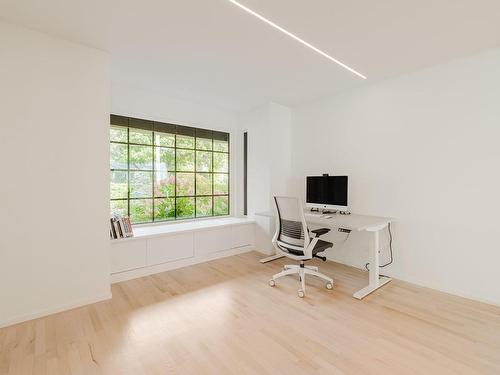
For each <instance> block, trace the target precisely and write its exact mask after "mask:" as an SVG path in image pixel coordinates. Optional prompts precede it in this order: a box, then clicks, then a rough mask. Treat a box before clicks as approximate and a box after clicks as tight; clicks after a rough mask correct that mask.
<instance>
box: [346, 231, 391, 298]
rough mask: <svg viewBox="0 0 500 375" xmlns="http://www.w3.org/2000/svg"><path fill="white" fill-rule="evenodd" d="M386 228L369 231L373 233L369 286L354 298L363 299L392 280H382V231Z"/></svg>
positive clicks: (355, 294)
mask: <svg viewBox="0 0 500 375" xmlns="http://www.w3.org/2000/svg"><path fill="white" fill-rule="evenodd" d="M385 227H386V226H385V225H384V226H382V227H377V228H372V229H368V232H372V233H373V241H372V244H371V246H370V275H369V284H368V286H366V287H364V288H363V289H361V290H358V291H357V292H356V293H354V294H353V297H354V298H357V299H363V298H364V297H366V296H367V295H368V294H370V293H372V292H373V291H375V290H377V289H378V288H380V287H381V286H383V285H385V284H387V283H388V282H389V281H391V280H392V279H391V278H390V277H383V278H382V279H380V272H379V271H380V270H379V266H380V231H381V230H382V229H384V228H385Z"/></svg>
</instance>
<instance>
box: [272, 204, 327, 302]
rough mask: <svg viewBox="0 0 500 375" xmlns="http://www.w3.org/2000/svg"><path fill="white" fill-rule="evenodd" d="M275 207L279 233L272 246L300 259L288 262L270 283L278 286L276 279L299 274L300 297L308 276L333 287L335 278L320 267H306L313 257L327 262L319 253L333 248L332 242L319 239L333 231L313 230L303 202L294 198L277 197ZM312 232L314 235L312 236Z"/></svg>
mask: <svg viewBox="0 0 500 375" xmlns="http://www.w3.org/2000/svg"><path fill="white" fill-rule="evenodd" d="M274 202H275V203H276V210H277V211H278V215H277V221H276V233H275V234H274V237H273V240H272V242H273V246H274V248H275V249H276V251H277V252H278V253H281V254H283V255H284V256H286V257H288V258H290V259H295V260H299V261H300V265H286V266H284V267H283V271H281V272H279V273H277V274H276V275H274V276H273V278H272V279H271V280H269V285H271V286H275V285H276V280H277V279H279V278H280V277H282V276H286V275H294V274H298V275H299V279H300V283H301V288H300V289H299V290H298V294H299V297H301V298H302V297H304V296H305V293H306V285H305V276H306V275H312V276H316V277H319V278H321V279H323V280H325V281H326V288H327V289H332V288H333V279H331V278H330V277H328V276H326V275H324V274H322V273H320V272H318V267H313V266H306V265H304V261H306V260H310V259H312V258H313V257H316V258H319V259H322V260H323V261H326V257H323V256H320V255H318V253H321V252H323V251H325V250H326V249H328V248H330V247H333V244H332V243H331V242H326V241H323V240H320V239H319V236H322V235H323V234H326V233H328V232H329V231H330V229H328V228H321V229H316V230H312V231H310V230H309V228H307V224H306V220H305V218H304V210H303V208H302V203H301V202H300V200H299V199H298V198H295V197H274ZM311 234H314V237H312V238H311Z"/></svg>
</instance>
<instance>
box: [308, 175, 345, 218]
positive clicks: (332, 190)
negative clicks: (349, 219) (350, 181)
mask: <svg viewBox="0 0 500 375" xmlns="http://www.w3.org/2000/svg"><path fill="white" fill-rule="evenodd" d="M306 206H307V207H310V208H318V209H322V210H338V211H347V209H348V204H347V176H328V175H326V176H307V179H306Z"/></svg>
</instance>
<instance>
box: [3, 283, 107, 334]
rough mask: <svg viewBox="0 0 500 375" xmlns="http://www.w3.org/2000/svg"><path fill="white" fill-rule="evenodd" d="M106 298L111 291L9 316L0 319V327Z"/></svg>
mask: <svg viewBox="0 0 500 375" xmlns="http://www.w3.org/2000/svg"><path fill="white" fill-rule="evenodd" d="M108 299H111V291H110V292H108V293H105V294H102V295H98V296H93V297H89V298H83V299H80V300H77V301H73V302H69V303H65V304H62V305H59V306H56V307H53V308H48V309H42V310H39V311H37V312H34V313H29V314H25V315H21V316H17V317H14V318H9V319H7V320H4V321H0V328H4V327H8V326H12V325H14V324H18V323H22V322H26V321H28V320H33V319H38V318H43V317H44V316H47V315H52V314H57V313H60V312H62V311H66V310H72V309H75V308H78V307H82V306H85V305H90V304H92V303H96V302H100V301H105V300H108Z"/></svg>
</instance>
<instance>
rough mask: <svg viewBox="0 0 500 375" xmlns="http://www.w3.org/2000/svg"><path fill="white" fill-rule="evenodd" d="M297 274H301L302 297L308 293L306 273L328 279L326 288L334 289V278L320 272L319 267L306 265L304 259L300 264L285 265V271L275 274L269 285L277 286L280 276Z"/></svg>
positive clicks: (300, 290)
mask: <svg viewBox="0 0 500 375" xmlns="http://www.w3.org/2000/svg"><path fill="white" fill-rule="evenodd" d="M296 274H298V275H299V281H300V289H299V290H298V295H299V297H301V298H303V297H304V296H305V295H306V275H311V276H316V277H319V278H320V279H322V280H324V281H326V289H329V290H330V289H333V279H332V278H331V277H328V276H326V275H325V274H322V273H321V272H319V271H318V267H315V266H306V265H305V264H304V261H301V262H300V264H287V265H285V266H283V271H281V272H279V273H277V274H276V275H274V276H273V277H272V279H271V280H269V285H270V286H275V285H276V280H277V279H279V278H280V277H283V276H288V275H296Z"/></svg>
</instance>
